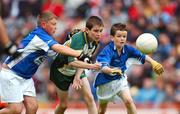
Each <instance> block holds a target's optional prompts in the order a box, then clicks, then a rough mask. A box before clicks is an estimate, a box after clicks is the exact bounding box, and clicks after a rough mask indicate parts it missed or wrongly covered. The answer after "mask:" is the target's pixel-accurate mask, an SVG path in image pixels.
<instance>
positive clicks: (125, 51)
mask: <svg viewBox="0 0 180 114" xmlns="http://www.w3.org/2000/svg"><path fill="white" fill-rule="evenodd" d="M128 58H136V59H137V60H139V61H140V62H141V63H142V64H144V62H145V55H144V54H142V53H141V52H140V51H138V50H137V49H135V48H134V47H132V46H130V45H124V46H123V48H122V51H121V54H120V55H118V52H117V50H116V46H115V45H114V43H113V42H110V43H109V44H108V45H107V46H106V47H105V48H104V49H103V50H102V51H101V52H100V53H99V54H98V56H97V62H99V63H101V64H102V68H103V67H107V66H108V67H119V68H120V69H121V70H122V73H124V72H125V70H126V69H127V66H126V62H127V60H128ZM120 78H121V76H118V75H115V76H110V75H108V74H106V73H102V72H100V73H99V74H98V75H97V77H96V80H95V87H97V86H98V85H102V84H105V83H108V82H110V81H112V80H116V79H120Z"/></svg>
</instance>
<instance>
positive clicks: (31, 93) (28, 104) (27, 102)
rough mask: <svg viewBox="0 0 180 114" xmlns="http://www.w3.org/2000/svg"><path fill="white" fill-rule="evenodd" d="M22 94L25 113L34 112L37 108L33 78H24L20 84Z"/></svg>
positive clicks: (34, 113) (31, 113)
mask: <svg viewBox="0 0 180 114" xmlns="http://www.w3.org/2000/svg"><path fill="white" fill-rule="evenodd" d="M22 88H23V95H24V101H23V103H24V106H25V108H26V114H36V112H37V110H38V102H37V99H36V92H35V87H34V81H33V79H26V80H25V83H23V84H22Z"/></svg>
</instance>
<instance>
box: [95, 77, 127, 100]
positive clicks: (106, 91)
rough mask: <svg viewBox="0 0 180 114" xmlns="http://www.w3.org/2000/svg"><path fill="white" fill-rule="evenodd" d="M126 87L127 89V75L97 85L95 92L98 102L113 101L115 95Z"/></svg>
mask: <svg viewBox="0 0 180 114" xmlns="http://www.w3.org/2000/svg"><path fill="white" fill-rule="evenodd" d="M126 89H129V87H128V82H127V76H123V77H122V78H121V79H118V80H113V81H111V82H109V83H106V84H103V85H100V86H97V89H96V94H97V97H98V100H99V102H107V101H114V98H115V97H116V95H117V94H118V93H119V92H121V91H123V90H126Z"/></svg>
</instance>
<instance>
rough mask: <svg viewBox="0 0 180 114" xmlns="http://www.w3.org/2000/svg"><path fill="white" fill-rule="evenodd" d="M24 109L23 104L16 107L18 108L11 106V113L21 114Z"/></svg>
mask: <svg viewBox="0 0 180 114" xmlns="http://www.w3.org/2000/svg"><path fill="white" fill-rule="evenodd" d="M22 111H23V107H22V106H20V107H16V108H14V107H11V108H9V114H21V113H22Z"/></svg>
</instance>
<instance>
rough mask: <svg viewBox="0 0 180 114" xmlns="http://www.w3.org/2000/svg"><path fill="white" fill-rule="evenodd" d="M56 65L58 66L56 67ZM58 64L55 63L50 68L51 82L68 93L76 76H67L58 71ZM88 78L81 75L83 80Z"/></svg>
mask: <svg viewBox="0 0 180 114" xmlns="http://www.w3.org/2000/svg"><path fill="white" fill-rule="evenodd" d="M55 64H56V65H55ZM57 66H58V65H57V62H55V61H54V62H53V63H52V64H51V67H50V80H51V81H52V82H53V83H54V84H55V85H56V87H58V88H59V89H61V90H63V91H68V89H69V86H70V85H71V83H72V82H73V79H74V76H66V75H64V74H62V73H61V72H59V71H58V68H59V67H57ZM83 77H86V75H85V74H84V73H82V75H81V77H80V78H81V79H82V78H83Z"/></svg>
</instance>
